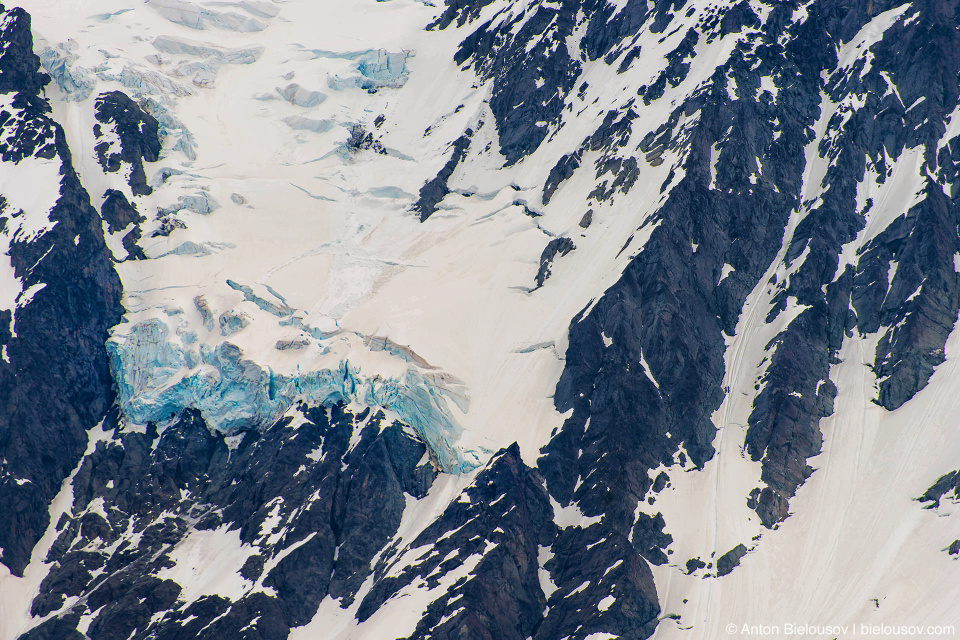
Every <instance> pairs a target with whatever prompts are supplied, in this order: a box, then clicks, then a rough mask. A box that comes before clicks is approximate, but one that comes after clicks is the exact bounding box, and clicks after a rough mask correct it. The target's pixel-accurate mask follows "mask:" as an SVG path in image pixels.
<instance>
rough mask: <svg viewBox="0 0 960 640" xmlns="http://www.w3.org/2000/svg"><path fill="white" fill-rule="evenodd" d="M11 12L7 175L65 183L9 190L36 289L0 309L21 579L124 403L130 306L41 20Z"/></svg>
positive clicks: (14, 260)
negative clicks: (43, 43) (120, 325)
mask: <svg viewBox="0 0 960 640" xmlns="http://www.w3.org/2000/svg"><path fill="white" fill-rule="evenodd" d="M0 16H2V23H0V29H2V31H0V41H2V42H3V45H4V46H3V49H2V53H0V70H2V71H0V78H2V79H0V91H2V92H3V93H2V96H0V98H2V100H3V102H4V107H3V110H2V113H0V120H2V124H0V127H2V128H3V134H2V137H3V140H4V142H3V148H2V150H0V153H2V157H3V164H2V165H0V171H5V172H15V171H18V170H19V171H24V172H26V171H31V170H35V171H37V172H43V171H45V169H44V168H43V167H52V170H53V172H54V173H53V174H52V175H53V176H56V177H57V178H58V179H59V191H56V190H55V189H56V185H55V183H54V184H53V185H51V184H46V185H44V184H37V186H36V188H37V189H54V191H53V194H55V195H54V196H53V197H51V198H49V204H50V205H51V206H50V208H49V209H46V203H44V204H39V205H35V204H33V203H32V202H31V203H30V204H27V203H23V204H21V203H20V202H18V201H17V200H15V199H14V198H13V197H11V196H9V195H7V196H6V197H5V198H4V202H3V210H2V212H0V236H3V237H4V240H6V241H7V242H8V243H9V244H8V245H7V246H8V249H7V251H6V254H7V255H5V256H2V257H3V259H9V261H10V264H11V266H12V271H13V275H14V277H15V278H16V283H11V282H4V283H3V287H10V286H17V287H19V288H20V289H21V290H22V291H23V292H24V293H23V294H21V295H20V296H18V298H17V300H16V303H15V306H14V307H13V308H8V309H0V343H2V346H3V355H4V357H3V358H2V359H0V407H2V408H0V460H2V461H3V462H2V466H0V512H2V513H4V514H6V515H5V517H3V518H0V549H3V551H2V553H0V562H3V564H5V565H7V567H8V568H9V569H10V571H11V572H12V573H13V574H14V575H20V574H21V572H22V571H23V569H24V567H25V566H26V565H27V563H28V561H29V560H30V555H31V552H32V550H33V547H34V545H35V544H36V542H37V540H39V539H40V536H41V535H43V532H44V530H45V529H46V528H47V524H48V521H49V518H50V516H49V513H48V510H47V506H48V505H49V503H50V501H51V500H52V499H53V497H54V496H55V495H56V494H57V492H58V491H59V490H60V486H61V484H62V483H63V481H64V479H65V478H66V477H67V476H68V475H69V474H70V472H71V471H72V470H73V469H74V467H75V466H76V465H77V463H78V462H79V460H80V457H81V456H82V455H83V451H84V448H85V446H86V440H87V434H86V432H87V430H88V429H90V428H92V427H94V426H95V425H96V424H97V423H98V422H99V421H100V420H101V419H102V417H103V415H104V413H105V412H106V410H107V408H108V407H109V406H110V404H111V403H112V402H113V399H114V392H113V389H112V384H113V383H112V381H111V379H110V373H109V368H108V364H107V354H106V351H105V350H104V348H103V343H104V341H105V340H106V338H107V330H108V329H109V328H110V327H111V326H113V325H115V324H116V323H117V322H119V321H120V316H121V314H122V313H123V310H122V308H121V306H120V293H121V285H120V279H119V277H118V276H117V274H116V272H115V271H114V270H113V263H112V260H111V256H110V252H109V251H108V250H107V247H106V245H105V244H104V238H103V230H102V229H101V223H100V216H99V215H98V214H97V211H96V210H95V209H94V208H93V207H92V206H91V205H90V198H89V196H88V194H87V192H86V191H85V190H84V188H83V186H82V185H81V184H80V180H79V179H78V177H77V174H76V172H75V171H74V169H73V166H72V164H71V154H70V149H69V148H68V147H67V144H66V140H65V137H64V134H63V130H62V129H61V128H60V126H59V125H57V124H56V123H55V122H54V121H53V120H52V119H51V118H50V108H49V106H48V104H47V102H46V101H45V100H44V99H43V98H42V97H41V95H40V91H41V90H42V88H43V86H44V85H45V84H46V83H47V82H48V80H49V78H47V77H46V75H45V74H42V73H40V72H39V67H40V60H39V59H38V58H37V57H36V56H35V55H34V54H33V51H32V37H31V33H30V17H29V16H28V15H27V14H26V13H25V12H24V11H23V10H22V9H10V10H5V11H4V12H3V13H2V14H0ZM8 175H9V174H8ZM28 175H30V174H28ZM35 175H44V174H43V173H40V174H35ZM21 179H28V178H27V176H24V177H23V178H21ZM24 204H27V206H26V207H24V208H22V209H21V208H20V207H23V206H24ZM31 230H37V231H31ZM30 292H32V297H31V296H30V295H29V293H30ZM67 345H69V346H67Z"/></svg>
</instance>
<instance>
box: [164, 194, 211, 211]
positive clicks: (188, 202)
mask: <svg viewBox="0 0 960 640" xmlns="http://www.w3.org/2000/svg"><path fill="white" fill-rule="evenodd" d="M219 208H220V203H219V202H217V199H216V198H214V197H213V196H211V195H210V194H207V193H204V192H202V191H201V192H199V193H196V194H194V195H192V196H180V199H179V201H178V202H177V203H176V204H171V205H169V206H166V207H161V208H160V210H159V212H160V214H161V215H164V216H166V215H170V214H172V213H176V212H178V211H182V210H184V209H186V210H188V211H193V212H194V213H199V214H201V215H207V214H208V213H211V212H213V211H216V210H217V209H219Z"/></svg>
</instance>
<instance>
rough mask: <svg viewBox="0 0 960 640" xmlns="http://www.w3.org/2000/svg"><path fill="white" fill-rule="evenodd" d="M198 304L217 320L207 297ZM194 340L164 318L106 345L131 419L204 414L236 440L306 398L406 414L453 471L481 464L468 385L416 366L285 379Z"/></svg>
mask: <svg viewBox="0 0 960 640" xmlns="http://www.w3.org/2000/svg"><path fill="white" fill-rule="evenodd" d="M195 302H196V304H197V307H198V308H201V307H206V308H207V312H208V313H210V311H209V307H208V305H206V302H205V301H204V300H203V298H200V297H198V298H197V300H195ZM192 338H193V339H192V340H188V339H186V333H185V334H184V335H179V334H178V333H176V332H171V331H170V329H169V327H168V326H167V324H166V323H165V322H164V321H163V320H162V319H160V318H153V319H149V320H145V321H143V322H140V323H138V324H136V325H134V326H133V327H131V328H130V329H129V331H128V332H127V333H124V334H120V333H115V334H114V335H113V336H112V337H111V338H110V339H109V340H108V341H107V352H108V353H109V356H110V362H111V368H112V371H113V375H114V379H115V380H116V383H117V387H118V390H119V396H120V405H121V408H122V410H123V412H124V415H125V416H126V417H127V419H128V420H130V421H132V422H133V423H136V424H146V423H148V422H158V421H162V420H165V419H168V418H170V417H171V416H173V415H175V414H176V413H178V412H179V411H181V410H183V409H185V408H195V409H198V410H199V411H200V413H201V414H202V415H203V418H204V420H205V421H206V423H207V426H208V427H209V428H210V429H212V430H214V431H218V432H221V433H226V434H234V433H237V432H239V431H241V430H245V429H256V428H265V427H268V426H269V425H271V424H273V423H274V422H275V421H276V420H277V419H279V418H280V417H281V416H283V415H284V414H285V413H286V412H287V411H288V410H289V409H290V408H291V407H292V406H293V405H294V403H295V402H298V401H301V400H302V401H304V402H306V403H307V404H311V405H329V404H332V403H336V402H340V401H344V402H358V403H362V404H366V405H368V406H380V407H384V408H386V409H388V410H391V411H394V412H395V413H397V415H398V417H399V419H400V420H401V421H403V422H404V423H406V424H407V425H409V426H410V427H411V428H412V429H414V430H415V431H416V432H417V433H418V434H419V436H420V437H421V438H423V440H424V442H425V443H426V444H427V446H428V447H429V449H430V451H431V453H432V455H433V457H434V459H435V460H436V462H437V463H438V464H439V465H440V466H441V468H443V469H444V470H445V471H447V472H450V473H466V472H467V471H470V470H471V469H474V468H476V467H477V466H479V464H480V453H479V452H477V451H474V450H467V449H464V448H462V447H458V446H457V442H458V440H459V439H460V437H461V435H462V434H463V429H462V427H460V426H459V424H458V423H457V422H456V420H455V419H454V418H453V417H452V415H451V413H450V409H449V405H448V402H447V401H448V400H452V401H453V402H456V403H457V404H459V405H461V406H465V404H466V397H465V396H464V395H463V394H462V393H458V392H457V390H456V387H457V385H458V383H459V381H457V380H456V379H454V378H452V377H451V376H446V375H444V374H443V373H441V372H436V371H423V370H421V369H420V368H419V367H418V366H415V365H414V364H413V363H410V364H407V365H406V366H405V367H403V370H402V373H396V372H395V373H394V374H391V375H384V376H382V375H380V374H378V373H365V372H363V371H361V369H360V367H359V366H357V365H354V364H352V363H351V362H350V361H349V359H347V358H343V359H339V360H338V361H336V362H335V364H333V366H330V367H320V368H317V369H314V370H311V371H300V370H299V368H298V369H297V371H296V372H295V373H293V374H281V373H276V372H274V371H273V370H272V369H271V368H270V367H262V366H260V365H258V364H257V363H256V362H254V361H252V360H249V359H245V358H244V357H243V352H242V351H241V349H240V348H239V347H238V346H236V345H235V344H232V343H231V342H228V341H222V342H220V343H219V344H217V345H215V346H214V345H210V344H207V343H200V344H199V349H198V348H197V346H196V344H195V342H194V340H195V336H192ZM278 348H280V346H278ZM290 348H294V345H293V344H292V343H291V344H290ZM304 348H305V347H304ZM369 348H371V350H373V349H380V350H384V351H387V352H389V353H393V352H395V351H396V352H397V353H399V354H400V355H404V356H408V357H409V354H408V353H404V352H403V348H398V345H393V344H392V343H389V341H386V340H384V339H374V340H371V341H370V342H369Z"/></svg>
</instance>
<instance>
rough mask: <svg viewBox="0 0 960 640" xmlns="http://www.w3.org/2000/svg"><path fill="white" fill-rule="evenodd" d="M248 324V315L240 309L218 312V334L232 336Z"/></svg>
mask: <svg viewBox="0 0 960 640" xmlns="http://www.w3.org/2000/svg"><path fill="white" fill-rule="evenodd" d="M249 326H250V316H248V315H247V314H245V313H244V312H242V311H234V310H232V309H231V310H230V311H224V312H223V313H221V314H220V335H222V336H224V337H226V336H232V335H233V334H235V333H238V332H240V331H243V330H244V329H246V328H247V327H249Z"/></svg>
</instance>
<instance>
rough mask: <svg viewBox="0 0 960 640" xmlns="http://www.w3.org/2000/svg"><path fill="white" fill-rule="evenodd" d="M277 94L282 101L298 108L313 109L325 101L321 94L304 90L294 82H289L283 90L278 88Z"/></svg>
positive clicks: (325, 97)
mask: <svg viewBox="0 0 960 640" xmlns="http://www.w3.org/2000/svg"><path fill="white" fill-rule="evenodd" d="M277 93H279V94H280V96H281V97H282V98H283V99H284V100H286V101H287V102H289V103H290V104H294V105H296V106H298V107H315V106H317V105H319V104H320V103H322V102H323V101H324V100H326V99H327V96H326V95H324V94H323V93H321V92H319V91H310V90H309V89H305V88H303V87H301V86H300V85H299V84H297V83H296V82H291V83H290V84H288V85H287V86H285V87H284V88H283V89H280V88H278V89H277Z"/></svg>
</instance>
